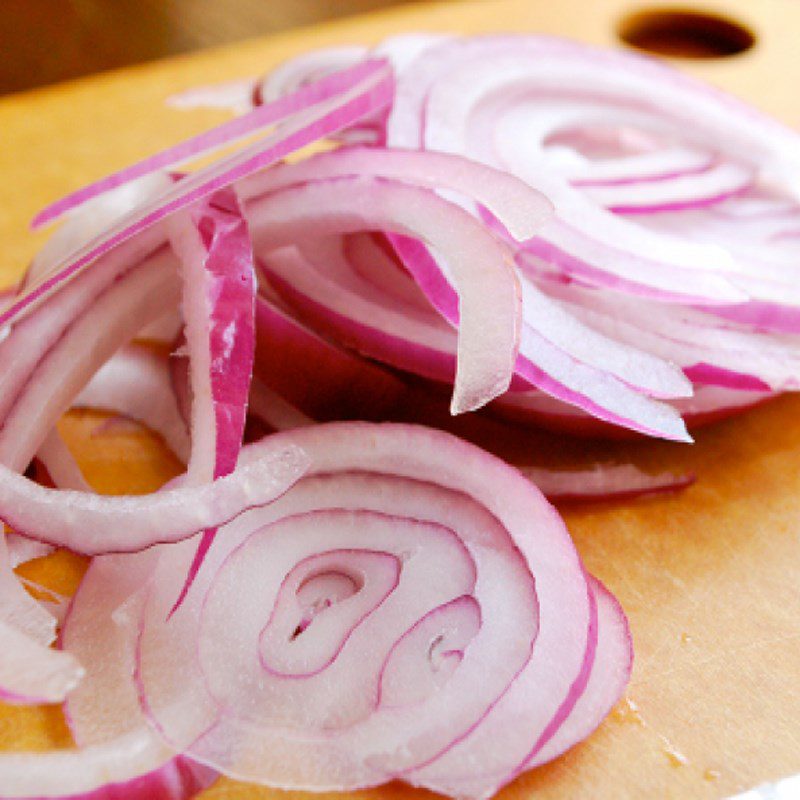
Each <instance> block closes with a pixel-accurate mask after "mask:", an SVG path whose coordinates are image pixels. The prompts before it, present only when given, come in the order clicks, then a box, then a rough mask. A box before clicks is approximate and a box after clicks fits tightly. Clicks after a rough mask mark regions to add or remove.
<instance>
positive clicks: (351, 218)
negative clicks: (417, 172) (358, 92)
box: [247, 178, 520, 414]
mask: <svg viewBox="0 0 800 800" xmlns="http://www.w3.org/2000/svg"><path fill="white" fill-rule="evenodd" d="M247 216H248V221H249V223H250V226H251V228H252V230H253V238H254V246H255V251H256V254H257V255H259V256H261V255H263V254H266V253H268V252H269V251H270V250H274V249H277V248H278V247H281V246H284V245H287V244H294V243H296V242H300V241H302V239H303V237H304V236H305V232H306V230H307V227H308V226H309V225H310V224H312V223H313V224H314V225H315V227H316V231H317V233H318V234H319V235H321V234H323V233H327V234H332V233H350V232H356V231H364V230H370V229H372V228H383V229H385V230H390V231H394V232H396V233H402V234H405V235H410V236H415V237H419V238H423V239H425V240H426V241H428V242H429V243H430V244H431V246H432V247H434V248H437V249H439V250H440V251H441V252H445V253H447V254H448V256H449V262H448V263H449V264H450V266H451V269H452V270H453V280H454V283H455V286H456V291H457V292H458V296H459V309H460V322H459V330H458V360H457V370H456V378H455V383H454V387H453V400H452V404H451V408H452V412H453V413H454V414H457V413H461V412H464V411H470V410H473V409H475V408H479V407H480V406H481V405H484V404H485V403H487V402H488V401H489V400H491V399H492V398H493V397H496V396H497V395H499V394H501V393H502V392H503V391H505V390H506V389H507V388H508V385H509V383H510V381H511V375H512V373H513V367H514V361H515V359H516V355H517V348H518V337H519V318H520V298H519V285H518V281H517V277H516V274H515V272H514V268H513V259H512V256H511V254H510V252H509V251H508V250H507V249H506V248H505V247H504V245H503V244H502V243H501V242H500V241H499V240H497V239H495V238H494V237H493V236H492V235H491V234H489V233H488V232H487V231H485V230H484V229H483V227H482V226H481V225H480V224H479V223H478V222H477V221H475V220H474V219H473V218H472V217H471V216H470V215H468V214H467V213H466V212H464V211H462V210H461V209H460V208H459V207H458V206H455V205H453V204H452V203H448V202H447V201H445V200H442V199H441V198H439V197H437V196H436V195H435V194H433V193H432V192H429V191H426V190H424V189H420V188H417V187H411V186H405V185H403V184H399V183H392V184H389V183H388V182H378V181H375V180H371V179H364V178H343V179H338V180H330V181H325V182H319V183H313V184H308V185H306V186H300V187H292V188H288V189H284V190H282V191H280V192H275V193H274V194H271V195H268V196H266V197H264V198H261V199H260V200H258V201H256V202H255V203H252V204H250V205H249V206H248V207H247Z"/></svg>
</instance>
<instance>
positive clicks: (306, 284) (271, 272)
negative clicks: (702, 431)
mask: <svg viewBox="0 0 800 800" xmlns="http://www.w3.org/2000/svg"><path fill="white" fill-rule="evenodd" d="M308 249H309V248H308V246H304V250H308ZM401 252H403V253H404V254H405V253H408V245H406V244H403V245H402V249H401ZM337 257H340V256H339V255H337V254H335V253H333V252H329V254H328V260H326V261H325V262H324V263H323V262H320V265H319V268H318V269H313V268H312V265H311V264H310V263H309V262H308V261H307V260H305V259H303V258H302V257H301V256H300V254H299V253H297V252H296V251H294V250H291V249H287V248H284V249H281V250H278V251H274V252H272V253H270V254H269V255H267V256H265V257H264V258H263V259H262V262H261V263H262V267H263V272H264V275H265V277H266V279H267V280H268V281H269V282H270V285H271V286H272V287H273V288H274V289H275V290H276V291H277V292H278V294H279V295H280V296H281V297H282V298H283V299H284V300H285V302H286V303H288V304H289V305H290V306H291V307H292V309H294V310H295V312H296V313H298V314H299V315H300V316H301V317H302V318H303V319H304V320H305V321H307V322H308V323H309V324H310V325H311V326H312V327H313V328H314V329H315V330H317V331H320V332H322V333H324V334H327V335H329V336H330V337H331V338H334V339H335V340H336V341H338V342H340V343H342V344H343V345H345V346H348V347H351V348H353V349H354V350H356V351H358V352H361V353H363V354H365V355H367V356H369V357H371V358H375V359H378V360H380V361H382V362H384V363H387V364H391V365H392V366H395V367H398V368H400V369H404V370H406V371H409V372H412V373H414V374H417V375H421V376H423V377H425V378H430V379H433V380H438V381H445V382H449V381H450V380H452V377H451V376H452V374H453V366H452V365H453V352H452V345H450V344H449V341H448V340H449V337H445V336H444V334H447V333H448V331H441V330H440V329H439V326H438V325H435V326H431V325H430V324H429V323H428V322H427V320H426V321H424V322H420V321H418V319H417V318H418V317H419V313H418V312H416V313H414V314H412V313H410V312H407V313H404V314H401V313H399V309H398V308H397V304H396V303H393V302H391V301H389V300H388V299H387V298H383V297H381V296H380V295H379V294H377V293H376V292H375V291H374V290H372V291H367V292H366V294H367V295H368V297H369V299H367V297H365V296H364V294H365V293H364V292H362V293H361V296H359V295H357V294H355V293H354V292H352V291H350V290H349V287H343V286H342V285H341V284H337V283H333V282H332V281H331V280H330V277H329V273H330V270H329V269H327V268H326V266H325V265H327V264H328V263H331V259H333V258H337ZM417 263H418V264H419V263H420V262H419V261H418V262H417ZM428 274H430V272H429V273H428ZM350 283H352V280H351V281H350ZM354 288H357V287H354ZM448 291H452V290H449V287H448ZM454 319H455V320H457V319H458V318H457V317H454ZM434 321H435V320H434ZM537 364H543V365H547V366H548V367H549V370H548V372H549V374H543V373H542V372H541V371H537V366H536V365H537ZM516 371H517V373H518V375H521V376H523V377H524V378H526V379H528V380H530V382H531V383H533V385H536V386H540V387H541V388H542V389H543V390H545V391H548V392H552V393H553V394H554V395H555V396H557V397H560V398H561V399H564V400H566V401H567V402H570V403H575V404H576V405H578V406H579V407H581V408H584V409H586V410H588V411H590V412H591V413H593V414H595V415H597V416H599V417H600V418H601V419H608V420H610V421H614V422H616V423H618V424H624V425H626V426H627V427H631V428H633V429H635V430H637V429H638V430H642V431H644V432H647V433H651V434H652V433H656V432H657V433H659V434H661V435H665V436H667V437H668V438H676V439H681V438H683V439H685V438H686V431H685V429H684V427H683V424H682V423H681V422H680V419H679V416H678V414H677V413H675V412H674V411H672V410H671V409H669V408H668V407H666V406H660V405H658V404H655V403H654V402H653V401H651V400H648V399H647V398H643V397H641V396H640V395H638V394H637V393H635V392H634V391H632V390H630V389H628V388H627V387H626V386H625V385H623V384H620V383H618V382H616V381H615V380H614V379H613V378H612V377H610V376H605V375H603V374H602V373H596V372H593V371H591V370H589V369H587V368H586V367H584V366H583V365H581V364H580V363H575V362H572V361H571V360H567V358H565V357H564V356H563V355H562V356H559V353H558V351H557V350H556V349H555V348H553V347H551V346H549V345H548V343H547V342H546V341H543V340H542V339H541V337H539V336H537V335H536V334H535V333H532V332H531V330H530V328H529V327H528V326H523V329H522V342H521V348H520V356H519V358H518V360H517V364H516ZM551 376H553V377H554V378H555V380H554V379H553V377H551ZM558 381H563V383H560V382H558ZM595 398H597V399H596V400H595ZM601 403H602V405H601Z"/></svg>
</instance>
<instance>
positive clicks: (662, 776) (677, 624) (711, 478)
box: [0, 0, 800, 800]
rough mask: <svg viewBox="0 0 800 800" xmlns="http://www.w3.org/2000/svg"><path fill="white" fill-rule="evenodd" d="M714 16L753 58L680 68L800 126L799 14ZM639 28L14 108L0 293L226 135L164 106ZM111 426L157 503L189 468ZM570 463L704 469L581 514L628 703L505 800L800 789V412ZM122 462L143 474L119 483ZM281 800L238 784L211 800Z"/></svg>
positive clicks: (600, 451)
mask: <svg viewBox="0 0 800 800" xmlns="http://www.w3.org/2000/svg"><path fill="white" fill-rule="evenodd" d="M653 5H654V4H651V5H650V7H653ZM682 5H684V6H685V5H687V4H682ZM689 5H690V4H689ZM704 7H705V8H707V9H708V8H710V9H712V10H717V11H719V12H720V13H723V14H728V15H730V16H731V17H733V18H735V19H738V20H739V21H741V22H743V23H745V24H746V25H748V26H749V27H750V28H751V29H752V30H753V31H754V32H755V34H756V37H757V43H756V46H755V47H754V48H753V49H752V50H750V51H748V52H747V53H745V54H742V55H740V56H736V57H733V58H728V59H719V60H711V61H702V62H701V61H691V62H690V61H682V62H680V66H681V68H685V69H687V70H689V71H691V72H694V73H696V74H698V75H701V76H703V77H704V78H706V79H708V80H710V81H712V82H714V83H716V84H718V85H720V86H722V87H725V88H727V89H729V90H731V91H734V92H736V93H738V94H740V95H742V96H744V97H746V98H748V99H749V100H751V101H752V102H753V103H755V104H756V105H758V106H759V107H761V108H763V109H765V110H767V111H770V112H772V113H774V114H776V115H778V116H781V117H783V118H784V119H785V120H787V121H789V122H790V123H793V124H797V123H800V101H798V94H797V85H798V78H800V65H799V64H798V61H797V44H796V40H797V31H798V30H800V4H797V3H796V2H794V1H793V0H761V2H754V0H730V2H719V3H714V2H709V3H708V4H706V5H705V6H704ZM630 10H633V7H632V6H631V5H630V3H629V0H604V1H603V2H588V1H587V2H582V1H581V0H560V2H551V1H550V0H519V1H518V0H504V1H503V2H471V3H444V4H440V5H435V6H429V7H426V6H424V5H420V6H412V7H406V8H402V9H395V10H391V11H389V12H386V13H381V14H376V15H372V16H369V17H365V18H359V19H354V20H349V21H344V22H339V23H335V24H329V25H325V26H323V27H317V28H311V29H305V30H301V31H295V32H291V33H288V34H285V35H280V36H276V37H272V38H269V39H263V40H256V41H251V42H246V43H244V44H239V45H236V46H232V47H226V48H223V49H218V50H214V51H207V52H203V53H200V54H196V55H192V56H188V57H181V58H178V59H174V60H170V61H167V62H162V63H156V64H151V65H146V66H141V67H136V68H132V69H127V70H124V71H121V72H118V73H111V74H106V75H102V76H98V77H94V78H90V79H86V80H81V81H78V82H74V83H71V84H64V85H60V86H55V87H52V88H49V89H45V90H40V91H37V92H33V93H29V94H22V95H16V96H12V97H9V98H6V99H3V100H0V176H1V177H2V180H0V241H1V242H2V260H1V261H0V281H2V282H4V283H5V282H10V281H11V280H12V279H13V278H14V277H16V276H17V275H18V274H19V273H20V271H21V270H22V268H23V266H24V264H25V263H26V260H27V259H28V258H29V257H30V256H31V255H32V253H33V252H34V251H35V249H36V248H37V247H38V246H39V245H40V244H41V242H42V236H41V235H32V234H29V233H28V232H27V231H26V225H27V221H28V220H29V219H30V217H31V215H32V214H33V213H34V212H35V211H36V210H37V209H38V208H39V207H41V206H42V205H43V204H44V203H46V202H47V201H49V200H52V199H54V198H55V197H57V196H59V195H61V194H62V193H64V192H66V191H68V190H69V189H72V188H75V187H76V186H78V185H80V184H82V183H84V182H86V181H88V180H90V179H92V178H95V177H98V176H100V175H102V174H104V173H106V172H108V171H109V170H111V169H114V168H117V167H121V166H123V165H125V164H127V163H129V162H131V161H133V160H134V159H136V158H139V157H141V156H144V155H146V154H148V153H150V152H152V151H154V150H156V149H158V148H161V147H164V146H166V145H168V144H170V143H172V142H175V141H178V140H180V139H181V138H183V137H185V136H187V135H189V134H191V133H194V132H197V131H199V130H202V129H203V128H205V127H207V126H208V125H210V124H212V123H214V122H217V121H220V120H221V119H222V118H223V116H222V115H221V114H217V113H211V112H192V113H179V112H176V111H171V110H168V109H166V108H165V107H164V104H163V101H164V98H165V97H167V96H168V95H169V94H171V93H173V92H175V91H178V90H180V89H183V88H186V87H189V86H192V85H194V84H198V83H205V82H213V81H220V80H225V79H230V78H234V77H238V76H245V75H250V74H256V73H259V72H262V71H264V70H266V69H268V68H270V67H271V66H273V65H274V64H276V63H278V62H279V61H281V60H282V59H284V58H286V57H288V56H291V55H293V54H295V53H298V52H300V51H302V50H304V49H307V48H311V47H318V46H322V45H328V44H332V43H347V42H374V41H377V40H379V39H380V38H381V37H383V36H386V35H388V34H391V33H397V32H399V31H404V30H456V31H464V32H480V31H498V30H513V31H532V32H547V33H559V34H565V35H570V36H574V37H576V38H579V39H583V40H586V41H591V42H596V43H601V44H614V43H615V34H614V30H615V26H616V24H617V22H618V21H619V19H620V18H621V17H623V16H624V15H625V14H626V13H628V11H630ZM96 425H97V418H96V416H94V415H86V414H77V415H72V416H71V417H70V418H69V419H67V420H65V421H64V423H63V428H64V431H65V432H66V434H67V436H68V438H69V440H70V442H71V444H72V445H73V447H74V448H75V450H76V452H77V453H78V454H79V456H80V458H81V459H82V461H83V463H84V465H85V466H86V469H87V471H88V472H89V475H90V478H91V479H92V480H94V481H95V482H96V484H97V486H98V488H100V489H104V490H106V491H122V490H133V489H135V488H138V489H139V490H145V489H147V488H150V487H152V486H155V485H157V484H158V482H159V481H160V480H161V479H163V477H164V476H167V475H169V474H171V473H172V472H173V471H174V470H175V469H176V468H177V465H176V464H175V463H174V462H171V461H169V460H168V458H167V456H166V454H165V453H164V452H163V450H162V449H161V448H160V446H159V445H158V443H157V442H155V441H154V440H152V439H151V438H149V437H147V436H146V435H145V434H144V433H142V432H135V431H129V430H125V429H122V430H120V429H119V428H116V429H115V428H112V429H110V430H107V431H105V433H104V434H103V435H102V436H101V437H100V438H98V437H97V436H94V437H93V438H92V437H91V431H92V430H93V429H94V428H95V427H96ZM98 442H100V443H101V444H102V447H99V446H98ZM532 446H534V447H535V446H538V445H532ZM564 450H565V452H566V456H568V455H569V454H570V452H572V453H573V454H577V455H579V456H582V457H588V456H597V457H603V458H632V459H633V460H634V461H636V462H637V463H639V464H641V465H642V466H646V467H653V468H671V469H676V470H686V469H692V470H694V471H695V472H696V473H697V475H698V478H699V479H698V482H697V484H696V485H695V486H694V487H692V488H690V489H689V490H688V491H686V492H684V493H682V494H681V495H679V496H676V497H663V498H660V499H653V500H648V501H639V502H634V503H628V504H615V505H607V506H596V507H593V508H590V509H587V510H581V511H578V510H568V511H566V517H567V521H568V524H569V527H570V529H571V531H572V532H573V535H574V537H575V539H576V542H577V544H578V547H579V549H580V551H581V553H582V555H583V557H584V559H585V561H586V563H587V565H588V567H589V569H590V570H591V571H592V572H594V573H596V574H597V575H598V576H599V577H600V578H601V579H602V580H603V581H605V582H606V583H607V584H608V586H609V587H610V588H611V589H612V590H613V591H614V592H615V593H616V594H617V595H618V597H619V598H620V600H621V601H622V603H623V605H624V607H625V608H626V610H627V612H628V614H629V616H630V620H631V625H632V628H633V635H634V640H635V645H636V666H635V671H634V675H633V680H632V682H631V685H630V689H629V692H628V701H629V702H626V703H623V704H621V705H620V706H619V707H618V709H617V710H616V711H615V712H614V713H613V714H612V716H611V717H610V718H609V719H608V720H607V721H606V723H605V724H604V725H603V726H602V727H601V729H600V730H599V731H598V732H597V733H596V734H595V735H594V736H592V737H591V738H590V739H589V740H588V741H587V742H586V743H585V744H583V745H581V746H579V747H577V748H576V749H574V750H573V751H572V752H570V753H569V754H567V755H566V756H564V757H562V758H561V759H559V760H558V761H556V762H555V763H553V764H551V765H549V766H547V767H545V768H543V769H540V770H538V771H536V772H534V773H530V774H528V775H526V776H524V777H522V778H521V779H520V780H518V781H517V782H516V783H515V784H514V785H512V786H511V787H509V788H508V789H507V790H505V792H504V793H503V795H502V796H503V798H504V800H522V799H523V798H528V797H534V796H536V797H538V798H547V799H549V798H641V797H648V798H651V797H665V798H666V797H670V798H672V797H674V798H686V797H691V798H695V797H697V798H706V797H708V798H712V797H724V796H726V795H728V794H730V793H733V792H734V791H737V790H741V789H745V788H749V787H751V786H753V785H755V784H757V783H759V782H762V781H765V780H768V779H770V780H771V779H776V778H779V777H781V776H785V775H788V774H790V773H793V772H796V771H800V688H798V683H799V681H798V678H800V588H798V580H799V579H800V535H799V534H800V399H796V398H792V397H785V398H780V399H778V400H776V401H773V402H771V403H769V404H767V405H765V406H764V407H762V408H760V409H757V410H755V411H752V412H750V413H748V414H747V415H745V416H743V417H741V418H739V419H736V420H732V421H729V422H726V423H722V424H718V425H716V426H714V427H711V428H709V429H706V430H704V431H702V432H700V433H699V434H698V435H697V442H696V444H695V445H694V446H691V447H689V446H681V445H670V444H664V443H658V442H647V443H636V444H628V445H591V446H590V445H586V446H584V445H581V444H574V443H573V444H571V445H565V447H564ZM123 456H125V457H126V458H131V459H133V460H134V462H135V467H133V468H127V469H124V470H123V469H121V468H120V467H119V466H118V465H119V463H120V459H121V458H122V457H123ZM562 456H563V454H562ZM566 456H564V457H566ZM115 465H116V466H115ZM132 480H133V481H134V483H131V481H132ZM79 573H80V562H79V560H77V559H75V558H74V557H68V556H63V555H62V556H60V557H59V558H57V559H55V561H52V562H51V563H48V564H45V565H41V564H37V565H34V566H33V567H31V568H29V571H28V574H31V575H35V576H37V577H40V578H42V579H43V580H47V581H49V582H51V583H52V584H53V585H56V586H60V587H61V588H67V587H69V586H70V585H72V584H74V582H75V580H76V578H77V575H79ZM631 703H632V704H633V706H634V707H635V709H637V710H633V708H632V707H631V705H630V704H631ZM68 743H69V739H68V736H67V733H66V730H65V729H64V726H63V722H61V720H60V718H59V716H58V713H57V712H56V711H54V710H52V709H50V710H46V711H42V710H37V709H34V710H30V709H10V708H8V709H7V708H0V746H4V747H6V748H12V749H20V748H36V749H42V748H46V747H50V746H67V745H68ZM412 795H419V796H422V793H417V792H413V791H411V790H408V789H405V788H403V787H401V786H394V785H393V786H390V787H386V788H382V789H378V790H374V791H369V792H363V793H359V795H358V796H359V797H362V798H371V800H389V798H399V797H400V796H403V797H404V798H407V800H410V798H411V796H412ZM278 796H279V795H278V794H277V793H274V792H270V791H268V790H264V789H256V788H252V787H245V786H243V785H241V784H236V783H234V782H232V781H228V780H224V779H223V780H221V781H219V782H218V784H216V785H215V786H214V787H213V788H212V789H210V790H209V791H208V792H206V793H205V794H204V795H203V798H204V800H211V799H212V798H214V799H215V800H221V799H222V798H231V800H232V799H233V798H236V799H237V800H244V799H245V798H247V799H248V800H250V798H272V797H274V798H276V800H277V798H278ZM354 797H355V795H354Z"/></svg>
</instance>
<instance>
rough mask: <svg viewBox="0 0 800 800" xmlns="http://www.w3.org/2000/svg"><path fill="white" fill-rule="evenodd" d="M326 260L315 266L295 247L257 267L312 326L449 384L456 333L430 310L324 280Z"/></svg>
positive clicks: (272, 255)
mask: <svg viewBox="0 0 800 800" xmlns="http://www.w3.org/2000/svg"><path fill="white" fill-rule="evenodd" d="M336 244H338V243H336ZM334 257H341V253H339V252H337V253H336V254H333V253H332V254H331V258H334ZM328 263H330V262H327V261H326V262H322V263H320V264H319V266H315V265H314V264H313V263H312V262H310V261H309V260H308V259H307V258H304V257H303V255H302V254H301V253H300V252H298V251H297V250H296V249H295V248H281V249H279V250H275V251H273V252H271V253H268V254H267V255H265V256H264V257H263V258H262V259H261V262H260V265H261V273H262V275H263V276H264V278H265V280H266V281H267V282H268V284H269V285H270V286H271V287H272V288H273V289H274V290H275V292H276V293H277V294H278V295H279V296H280V297H281V298H282V300H283V301H284V302H285V303H286V304H287V305H288V306H289V307H290V308H291V309H292V310H293V312H294V313H295V314H297V315H298V316H299V317H300V318H301V319H303V320H304V321H307V322H308V324H309V325H310V326H311V327H312V328H313V329H314V330H316V331H318V332H320V333H322V334H326V335H328V336H329V337H330V338H331V339H333V340H335V341H337V342H339V343H340V344H342V345H344V346H346V347H350V348H352V349H353V350H356V351H357V352H359V353H363V354H364V355H365V356H367V357H368V358H374V359H376V360H378V361H381V362H383V363H385V364H390V365H391V366H393V367H397V368H398V369H403V370H406V371H407V372H411V373H413V374H415V375H421V376H423V377H425V378H431V379H433V380H438V381H442V382H446V383H452V381H453V375H454V374H455V371H456V366H455V364H456V347H457V343H456V334H455V332H454V331H453V330H452V328H451V327H449V326H448V325H447V323H446V322H444V321H443V320H442V319H441V317H439V315H438V314H436V313H435V312H434V311H433V310H432V309H431V310H429V311H428V312H427V313H415V314H412V313H410V311H409V310H404V309H401V308H397V307H396V305H394V304H393V303H390V302H386V300H385V298H381V297H380V296H379V295H378V296H373V297H370V298H367V297H364V296H363V295H362V296H359V295H358V294H356V293H355V292H352V291H348V289H347V288H343V287H342V286H341V284H339V283H337V282H334V281H333V280H332V279H331V278H330V276H329V274H328V270H327V264H328ZM373 294H377V293H373Z"/></svg>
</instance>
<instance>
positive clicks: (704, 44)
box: [617, 8, 756, 58]
mask: <svg viewBox="0 0 800 800" xmlns="http://www.w3.org/2000/svg"><path fill="white" fill-rule="evenodd" d="M617 35H618V36H619V38H620V39H622V41H623V42H625V43H626V44H629V45H631V46H633V47H636V48H638V49H639V50H646V51H648V52H650V53H656V54H658V55H661V56H677V57H681V58H721V57H724V56H733V55H736V54H737V53H743V52H744V51H745V50H749V49H750V48H751V47H752V46H753V45H754V44H755V41H756V38H755V36H754V35H753V33H752V32H751V31H749V30H748V29H747V28H746V27H745V26H744V25H741V24H739V23H738V22H735V21H734V20H731V19H726V18H725V17H721V16H718V15H716V14H711V13H703V12H699V11H683V10H679V9H664V8H659V9H650V10H647V9H644V10H642V11H636V12H634V13H633V14H629V15H628V16H627V17H625V18H624V19H623V20H622V22H621V23H620V24H619V26H618V28H617Z"/></svg>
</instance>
